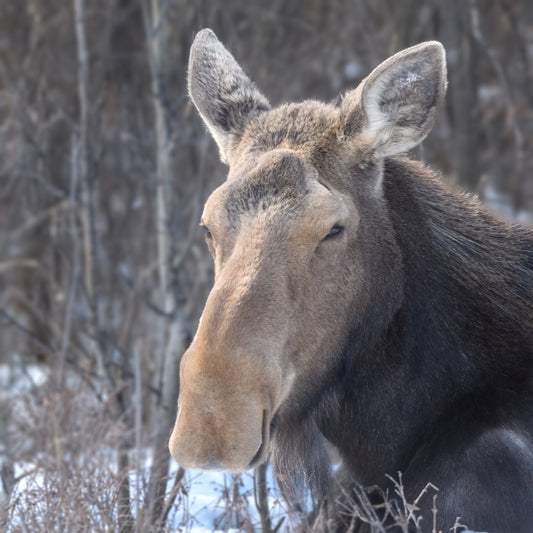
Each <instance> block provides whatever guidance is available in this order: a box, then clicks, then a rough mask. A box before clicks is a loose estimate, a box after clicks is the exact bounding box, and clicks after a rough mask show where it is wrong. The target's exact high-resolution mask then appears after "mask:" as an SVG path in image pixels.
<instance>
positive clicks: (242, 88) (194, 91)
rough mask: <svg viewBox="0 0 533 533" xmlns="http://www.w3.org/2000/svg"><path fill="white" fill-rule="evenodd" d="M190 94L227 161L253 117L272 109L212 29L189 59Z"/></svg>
mask: <svg viewBox="0 0 533 533" xmlns="http://www.w3.org/2000/svg"><path fill="white" fill-rule="evenodd" d="M189 94H190V96H191V99H192V101H193V102H194V105H195V106H196V109H198V112H199V113H200V115H201V117H202V118H203V120H204V122H205V124H206V126H207V127H208V128H209V131H210V132H211V135H213V138H214V139H215V141H216V143H217V144H218V147H219V149H220V158H221V159H222V161H224V162H225V163H226V162H227V151H228V147H229V146H230V144H231V142H232V141H233V140H236V139H238V138H239V137H240V135H241V134H242V132H243V131H244V127H245V125H246V123H247V122H248V121H249V120H250V118H251V117H253V116H255V115H257V114H259V113H261V112H263V111H267V110H269V109H270V104H269V103H268V100H267V99H266V98H265V97H264V96H263V95H262V94H261V93H260V92H259V91H258V90H257V88H256V86H255V84H254V83H253V82H252V81H251V80H250V79H249V78H248V76H246V74H245V73H244V72H243V70H242V68H241V67H240V66H239V65H238V63H237V62H236V61H235V59H234V58H233V56H232V55H231V54H230V53H229V52H228V51H227V50H226V48H224V46H223V45H222V43H221V42H220V41H219V40H218V39H217V37H216V35H215V34H214V33H213V32H212V31H211V30H210V29H207V28H206V29H204V30H202V31H200V32H199V33H198V35H197V36H196V38H195V39H194V42H193V44H192V47H191V54H190V59H189Z"/></svg>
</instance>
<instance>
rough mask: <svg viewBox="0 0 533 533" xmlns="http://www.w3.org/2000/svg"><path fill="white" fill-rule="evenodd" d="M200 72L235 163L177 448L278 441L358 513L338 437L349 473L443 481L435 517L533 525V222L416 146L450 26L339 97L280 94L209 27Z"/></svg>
mask: <svg viewBox="0 0 533 533" xmlns="http://www.w3.org/2000/svg"><path fill="white" fill-rule="evenodd" d="M189 90H190V95H191V98H192V100H193V102H194V104H195V105H196V107H197V109H198V111H199V113H200V115H201V116H202V118H203V120H204V122H205V124H206V125H207V127H208V128H209V131H210V132H211V134H212V135H213V137H214V139H215V141H216V143H217V144H218V147H219V150H220V155H221V158H222V160H223V161H224V162H226V163H227V164H228V165H229V174H228V178H227V180H226V182H225V183H224V184H223V185H222V186H221V187H219V188H218V189H217V190H215V191H214V192H213V194H212V195H211V196H210V198H209V199H208V201H207V203H206V205H205V209H204V212H203V216H202V225H203V226H204V228H205V234H206V241H207V245H208V247H209V249H210V251H211V254H212V256H213V260H214V264H215V282H214V286H213V289H212V291H211V293H210V294H209V297H208V299H207V302H206V304H205V309H204V311H203V314H202V318H201V321H200V324H199V327H198V331H197V333H196V336H195V338H194V340H193V342H192V344H191V346H190V347H189V349H188V350H187V352H186V353H185V355H184V356H183V359H182V362H181V368H180V394H179V399H178V405H179V411H178V416H177V420H176V424H175V427H174V430H173V432H172V435H171V438H170V451H171V453H172V455H173V456H174V457H175V459H176V460H177V461H178V462H179V463H180V464H182V465H183V466H186V467H192V468H200V469H227V470H230V471H233V472H239V471H243V470H245V469H247V468H251V467H253V466H254V465H257V464H258V463H260V462H262V461H264V460H266V459H267V458H268V457H270V459H271V461H272V463H273V465H274V469H275V471H276V473H277V476H278V478H279V480H280V483H281V485H282V488H283V489H284V491H285V493H287V494H288V495H290V492H291V490H290V489H291V487H293V488H294V487H297V486H298V483H300V482H301V481H304V482H305V483H307V485H308V486H309V487H310V489H311V490H312V491H313V493H314V494H315V496H318V497H321V498H325V499H326V501H327V499H328V498H329V500H330V502H329V503H330V505H329V511H328V512H329V518H328V520H326V521H325V522H324V524H327V525H324V526H322V527H324V528H326V527H330V528H332V529H335V528H338V529H339V530H344V531H345V530H346V527H347V525H346V524H343V519H342V516H341V513H335V512H332V511H331V508H332V506H333V505H332V504H333V502H332V501H331V500H334V499H335V497H334V496H332V494H333V493H334V490H333V487H334V486H335V485H336V483H337V482H336V481H332V480H331V478H330V466H329V461H328V458H327V454H326V452H325V442H326V441H329V442H330V443H331V444H333V445H334V446H335V447H336V448H337V449H338V451H339V452H340V455H341V457H342V460H343V476H342V477H343V478H344V479H345V480H347V483H348V487H347V488H346V489H345V490H344V494H349V491H350V490H351V489H350V484H354V486H355V485H357V486H365V487H366V486H373V485H378V486H381V487H385V488H386V487H387V486H388V483H389V482H388V478H387V477H386V475H387V474H389V475H396V473H397V472H402V473H403V477H402V480H403V486H404V489H405V493H406V497H407V499H408V501H411V502H412V501H413V500H414V499H415V498H416V496H417V495H418V494H419V493H420V491H421V490H422V489H423V488H424V487H425V486H426V484H427V483H428V482H431V483H432V484H434V485H436V486H437V487H438V488H439V494H438V500H437V501H438V506H437V507H438V515H437V519H438V524H437V528H438V529H439V528H440V529H444V528H445V527H450V526H451V525H453V523H454V521H455V519H456V517H458V516H460V517H461V523H464V524H466V525H468V526H469V527H470V528H472V529H476V530H478V531H489V532H490V533H511V532H512V533H530V532H531V531H533V401H532V399H533V396H532V378H533V305H532V301H533V233H532V231H531V230H530V229H527V228H525V227H521V226H517V225H511V224H509V223H507V222H504V221H501V220H499V219H498V218H497V217H495V216H494V215H492V214H490V213H489V212H488V211H487V210H486V209H485V208H484V207H482V206H481V204H480V203H479V202H478V201H477V200H475V199H474V198H472V197H470V196H467V195H465V194H458V193H455V192H450V191H449V190H448V189H447V188H446V187H444V185H443V184H442V183H441V181H440V180H439V179H438V177H437V176H436V175H435V174H434V173H433V172H432V171H431V170H428V169H427V168H426V167H425V166H424V165H422V164H421V163H418V162H414V161H411V160H409V159H407V158H405V157H404V156H403V155H402V154H404V153H405V152H407V151H408V150H410V149H412V148H414V147H415V146H417V145H418V144H419V143H420V142H421V141H422V140H423V139H424V137H425V136H426V135H427V134H428V132H429V131H430V129H431V127H432V125H433V123H434V121H435V118H436V115H437V113H438V110H439V108H440V107H441V105H442V102H443V99H444V94H445V90H446V63H445V53H444V49H443V47H442V45H441V44H440V43H437V42H427V43H423V44H420V45H417V46H414V47H412V48H409V49H407V50H404V51H403V52H400V53H398V54H396V55H394V56H393V57H391V58H390V59H388V60H387V61H385V62H384V63H382V64H381V65H379V66H378V67H377V68H376V69H375V70H374V71H373V72H372V73H371V74H370V75H369V76H368V77H367V78H366V79H365V80H363V82H362V83H361V84H360V85H359V86H358V87H357V88H356V89H355V90H353V91H351V92H348V93H347V94H345V95H344V96H343V97H342V98H340V100H339V102H338V103H337V104H324V103H321V102H317V101H305V102H303V103H299V104H289V105H282V106H280V107H277V108H271V106H270V104H269V102H268V100H267V99H266V98H265V97H264V96H263V95H262V94H261V93H260V92H259V91H258V89H257V88H256V87H255V85H254V84H253V83H252V82H251V81H250V80H249V78H248V77H247V76H246V75H245V73H244V72H243V70H242V69H241V68H240V67H239V65H238V64H237V63H236V61H235V59H234V58H233V57H232V56H231V55H230V54H229V52H228V51H227V50H226V49H225V48H224V47H223V45H222V44H221V43H220V42H219V41H218V39H217V38H216V37H215V35H214V34H213V32H211V31H210V30H207V29H206V30H203V31H201V32H200V33H198V35H197V36H196V39H195V41H194V44H193V46H192V50H191V57H190V66H189ZM295 490H296V489H295ZM347 520H348V523H349V518H347ZM432 523H433V519H432V517H431V516H430V515H429V514H428V515H427V516H426V517H425V520H424V521H423V522H422V528H423V530H424V531H431V526H432ZM424 528H426V529H424Z"/></svg>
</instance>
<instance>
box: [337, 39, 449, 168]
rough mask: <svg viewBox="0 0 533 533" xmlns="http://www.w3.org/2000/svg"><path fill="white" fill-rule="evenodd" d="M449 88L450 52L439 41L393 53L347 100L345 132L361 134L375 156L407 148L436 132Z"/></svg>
mask: <svg viewBox="0 0 533 533" xmlns="http://www.w3.org/2000/svg"><path fill="white" fill-rule="evenodd" d="M445 92H446V54H445V51H444V47H443V46H442V44H440V43H439V42H437V41H428V42H426V43H421V44H419V45H416V46H413V47H411V48H407V49H406V50H403V51H402V52H399V53H397V54H395V55H394V56H392V57H390V58H389V59H387V60H386V61H384V62H383V63H381V65H379V66H378V67H377V68H376V69H375V70H373V71H372V72H371V74H370V75H369V76H368V77H367V78H365V79H364V80H363V81H362V82H361V84H360V85H359V87H358V88H357V89H355V90H354V91H351V92H350V93H348V94H347V95H346V96H345V97H344V99H343V101H342V103H341V113H342V116H343V121H344V131H345V134H346V133H348V132H354V133H355V132H357V133H359V134H360V135H361V136H362V137H363V139H364V140H365V142H367V143H368V145H369V147H370V149H371V150H372V151H373V153H374V157H375V158H381V157H387V156H391V155H395V154H399V153H402V152H406V151H408V150H410V149H411V148H414V147H415V146H416V145H417V144H419V143H420V142H421V141H422V140H423V139H424V138H425V136H426V135H427V134H428V133H429V131H430V130H431V128H432V126H433V124H434V122H435V118H436V116H437V112H438V110H439V107H440V104H441V103H442V101H443V100H444V94H445Z"/></svg>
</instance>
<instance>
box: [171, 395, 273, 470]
mask: <svg viewBox="0 0 533 533" xmlns="http://www.w3.org/2000/svg"><path fill="white" fill-rule="evenodd" d="M185 396H187V395H186V394H185ZM226 400H227V399H226ZM217 404H218V405H217V406H216V409H213V406H212V405H210V404H209V402H206V398H201V399H200V400H198V399H197V400H196V401H194V399H193V398H185V399H182V398H181V397H180V406H179V411H178V416H177V419H176V423H175V425H174V429H173V431H172V434H171V436H170V441H169V450H170V453H171V454H172V456H173V457H174V459H175V460H176V461H177V462H178V463H179V464H180V465H181V466H183V467H186V468H194V469H198V470H229V471H231V472H242V471H244V470H247V469H248V468H250V467H251V466H254V465H255V464H257V463H259V462H261V461H262V460H264V459H265V456H266V453H267V450H268V444H269V442H268V441H269V434H268V430H266V429H265V428H268V425H269V424H270V422H269V419H270V416H269V414H268V411H267V410H265V409H263V406H262V405H261V404H260V402H259V401H258V400H257V399H254V398H248V400H247V401H242V402H235V401H233V402H228V401H220V402H217Z"/></svg>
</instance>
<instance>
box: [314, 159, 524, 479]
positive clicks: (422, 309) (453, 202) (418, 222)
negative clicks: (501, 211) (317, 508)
mask: <svg viewBox="0 0 533 533" xmlns="http://www.w3.org/2000/svg"><path fill="white" fill-rule="evenodd" d="M384 188H385V195H386V198H387V202H388V206H389V213H390V217H391V219H392V223H393V226H394V229H395V232H396V240H397V242H398V245H399V247H400V250H401V252H402V263H403V264H402V268H403V274H404V289H403V290H404V294H403V302H402V304H401V307H400V309H399V310H398V311H397V312H396V313H395V314H394V316H393V318H392V320H391V321H390V322H389V323H388V325H387V326H386V327H385V328H382V326H381V325H380V326H379V328H380V329H378V328H376V327H374V326H373V325H374V324H376V321H375V319H374V318H373V317H371V316H369V317H368V319H367V320H366V323H362V324H358V325H356V326H354V329H353V331H352V332H351V334H350V336H349V337H348V338H347V341H346V344H345V350H344V354H343V360H344V367H343V369H342V373H343V375H342V378H341V380H340V381H339V384H338V385H336V386H335V387H333V388H332V391H331V392H330V400H331V405H333V404H335V405H338V404H339V403H340V404H341V406H342V409H341V410H340V411H341V413H342V414H341V413H339V410H338V409H337V412H338V413H339V414H338V415H337V416H332V413H333V412H334V411H335V409H334V408H333V407H329V408H325V409H324V408H322V410H321V411H320V412H319V413H318V415H317V421H318V426H319V428H320V430H321V431H322V433H323V434H324V435H325V436H326V438H327V439H328V440H331V441H332V442H333V444H335V445H336V446H337V447H338V448H339V451H340V452H341V455H342V456H343V458H344V462H345V464H346V465H347V466H348V467H349V469H350V470H351V471H352V473H353V474H354V476H355V478H356V479H357V481H359V482H360V483H362V484H365V485H367V484H383V481H384V477H383V475H384V474H385V473H389V474H395V473H396V472H397V471H405V470H406V468H407V467H408V465H409V462H410V460H411V459H412V457H413V455H414V453H415V452H416V450H417V448H418V447H419V446H420V443H421V442H422V441H424V440H426V441H427V439H428V436H432V438H438V437H437V436H438V435H439V434H440V435H442V438H446V434H447V432H453V431H461V427H469V428H473V427H479V428H480V430H481V429H482V428H483V427H487V426H489V425H490V424H491V423H496V421H495V418H497V416H498V415H496V417H494V414H493V416H492V419H491V420H489V419H485V418H484V413H485V412H489V411H490V410H489V409H487V398H492V402H493V403H494V410H493V411H492V412H493V413H499V414H501V415H502V416H503V414H504V413H505V409H506V408H509V409H510V408H511V407H508V406H510V405H511V404H512V403H513V398H511V393H510V392H509V393H505V392H501V391H506V390H509V391H510V390H514V393H513V395H516V391H517V390H520V385H522V387H523V388H525V387H529V386H530V383H531V373H532V371H531V365H530V363H529V362H528V361H527V360H526V354H525V353H523V352H524V351H525V350H523V348H522V349H521V348H520V347H523V346H530V345H531V344H532V343H533V326H532V327H530V328H526V329H524V328H523V326H522V327H519V326H518V325H517V326H513V325H514V324H520V321H518V320H517V317H518V316H519V315H520V313H524V312H527V313H530V311H528V310H527V305H526V304H527V301H528V300H530V299H531V298H532V297H533V294H532V292H533V290H532V288H531V287H532V286H533V280H531V279H529V280H524V279H523V278H522V279H521V278H520V276H518V275H517V274H511V273H510V272H511V269H510V268H507V267H508V262H509V264H511V263H510V262H511V261H512V262H513V263H514V264H515V265H516V264H519V265H520V264H523V265H524V267H525V266H526V265H529V268H531V264H532V263H533V253H532V252H531V250H532V249H533V242H531V237H530V236H528V234H527V233H526V232H524V235H523V240H522V241H521V240H520V239H518V240H517V239H516V238H515V239H514V240H513V239H511V237H510V233H509V227H508V226H507V225H506V224H505V223H502V222H497V221H496V219H494V218H493V217H492V216H491V215H490V214H488V213H487V212H485V211H484V210H483V209H482V208H481V207H480V206H479V204H478V203H477V202H475V201H474V200H472V199H471V198H469V197H467V196H461V195H453V194H450V193H449V192H446V191H445V189H444V188H443V187H442V186H441V185H440V184H439V183H438V181H437V179H436V178H435V177H434V176H433V175H432V174H431V173H430V172H429V171H427V170H425V168H424V167H423V166H422V165H420V164H417V163H412V162H409V161H407V160H402V159H398V160H387V162H386V165H385V180H384ZM529 277H530V278H531V275H529ZM496 281H497V282H498V286H499V287H500V288H499V289H498V292H495V289H494V287H495V286H496ZM525 283H529V287H527V288H525V287H524V285H525ZM522 323H523V321H522ZM530 323H532V321H530ZM489 362H490V363H489ZM488 369H490V372H489V370H488ZM496 380H498V382H499V385H498V387H495V386H494V384H495V383H496ZM502 380H507V381H508V382H509V383H513V386H512V387H505V386H504V387H502ZM487 391H489V394H487ZM497 391H500V392H497ZM506 394H508V396H506ZM481 398H483V400H481ZM489 401H490V400H489ZM413 412H416V413H417V415H416V416H412V413H413ZM470 431H472V429H470Z"/></svg>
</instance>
